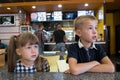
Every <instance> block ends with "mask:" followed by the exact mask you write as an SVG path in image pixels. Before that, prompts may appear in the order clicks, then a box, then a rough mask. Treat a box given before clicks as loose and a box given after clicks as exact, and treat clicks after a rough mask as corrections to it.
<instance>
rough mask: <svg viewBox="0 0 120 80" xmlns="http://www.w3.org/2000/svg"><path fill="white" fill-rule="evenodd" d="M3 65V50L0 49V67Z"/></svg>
mask: <svg viewBox="0 0 120 80" xmlns="http://www.w3.org/2000/svg"><path fill="white" fill-rule="evenodd" d="M4 65H5V49H0V66H4Z"/></svg>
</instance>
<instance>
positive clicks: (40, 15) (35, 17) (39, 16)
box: [31, 12, 46, 21]
mask: <svg viewBox="0 0 120 80" xmlns="http://www.w3.org/2000/svg"><path fill="white" fill-rule="evenodd" d="M31 21H46V12H33V13H31Z"/></svg>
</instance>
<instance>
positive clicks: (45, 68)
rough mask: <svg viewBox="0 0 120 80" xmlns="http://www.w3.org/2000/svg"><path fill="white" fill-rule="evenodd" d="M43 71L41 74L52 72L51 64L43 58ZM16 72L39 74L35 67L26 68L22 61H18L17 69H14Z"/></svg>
mask: <svg viewBox="0 0 120 80" xmlns="http://www.w3.org/2000/svg"><path fill="white" fill-rule="evenodd" d="M42 64H43V65H42V69H41V72H49V71H50V66H49V63H48V61H47V59H44V58H43V63H42ZM14 72H16V73H19V72H28V73H32V72H37V70H36V68H35V66H30V67H25V66H24V65H23V64H22V63H21V61H20V60H18V61H17V64H16V67H15V69H14Z"/></svg>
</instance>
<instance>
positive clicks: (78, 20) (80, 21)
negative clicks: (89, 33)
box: [74, 15, 97, 30]
mask: <svg viewBox="0 0 120 80" xmlns="http://www.w3.org/2000/svg"><path fill="white" fill-rule="evenodd" d="M88 19H90V20H96V21H97V19H96V17H95V16H92V15H83V16H79V17H77V18H76V19H75V20H74V26H75V30H77V29H80V28H81V27H82V25H83V23H84V21H86V20H88Z"/></svg>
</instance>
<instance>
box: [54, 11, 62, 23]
mask: <svg viewBox="0 0 120 80" xmlns="http://www.w3.org/2000/svg"><path fill="white" fill-rule="evenodd" d="M53 15H54V21H61V20H62V11H54V12H53Z"/></svg>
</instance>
